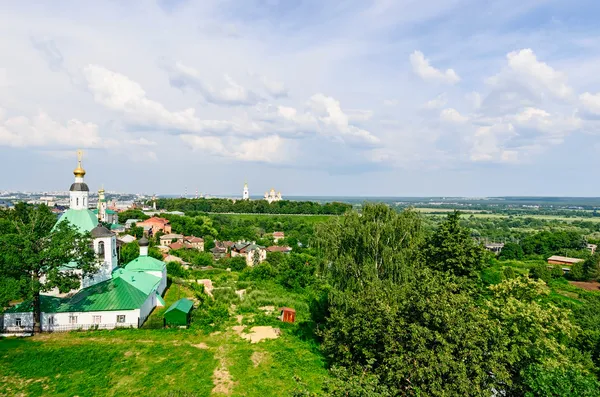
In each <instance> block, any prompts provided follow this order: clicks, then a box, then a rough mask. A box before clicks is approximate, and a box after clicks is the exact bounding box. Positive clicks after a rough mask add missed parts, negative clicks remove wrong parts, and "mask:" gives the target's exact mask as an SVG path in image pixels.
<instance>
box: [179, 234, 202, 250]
mask: <svg viewBox="0 0 600 397" xmlns="http://www.w3.org/2000/svg"><path fill="white" fill-rule="evenodd" d="M183 239H184V241H185V242H186V243H188V244H189V245H190V246H191V248H193V249H195V250H198V251H204V239H203V238H201V237H196V236H186V237H184V238H183Z"/></svg>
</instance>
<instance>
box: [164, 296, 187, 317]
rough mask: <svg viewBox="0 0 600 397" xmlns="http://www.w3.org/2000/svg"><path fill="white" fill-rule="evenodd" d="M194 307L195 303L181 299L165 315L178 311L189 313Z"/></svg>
mask: <svg viewBox="0 0 600 397" xmlns="http://www.w3.org/2000/svg"><path fill="white" fill-rule="evenodd" d="M193 306H194V302H192V301H191V300H189V299H187V298H181V299H179V300H178V301H177V302H175V303H173V304H172V305H171V307H169V308H168V309H167V311H166V312H165V314H167V313H169V312H170V311H172V310H178V311H180V312H183V313H188V312H189V311H190V310H192V307H193Z"/></svg>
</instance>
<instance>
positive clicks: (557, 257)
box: [548, 255, 584, 266]
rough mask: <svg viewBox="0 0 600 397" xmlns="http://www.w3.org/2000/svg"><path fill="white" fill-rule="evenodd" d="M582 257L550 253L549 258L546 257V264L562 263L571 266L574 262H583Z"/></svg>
mask: <svg viewBox="0 0 600 397" xmlns="http://www.w3.org/2000/svg"><path fill="white" fill-rule="evenodd" d="M583 261H584V260H583V259H579V258H569V257H566V256H560V255H552V256H551V257H550V258H548V264H549V265H564V266H572V265H574V264H575V263H578V262H583Z"/></svg>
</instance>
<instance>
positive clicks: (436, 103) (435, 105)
mask: <svg viewBox="0 0 600 397" xmlns="http://www.w3.org/2000/svg"><path fill="white" fill-rule="evenodd" d="M446 103H448V98H446V94H445V93H443V94H440V95H438V96H437V97H435V98H433V99H431V100H429V101H427V102H426V103H425V104H424V105H423V108H425V109H439V108H442V107H444V105H446Z"/></svg>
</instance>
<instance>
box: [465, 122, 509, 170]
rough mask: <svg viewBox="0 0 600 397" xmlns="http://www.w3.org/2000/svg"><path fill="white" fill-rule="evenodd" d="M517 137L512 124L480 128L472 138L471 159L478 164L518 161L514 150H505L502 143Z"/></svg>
mask: <svg viewBox="0 0 600 397" xmlns="http://www.w3.org/2000/svg"><path fill="white" fill-rule="evenodd" d="M514 135H515V129H514V127H513V125H512V124H496V125H491V126H484V127H479V128H477V130H476V131H475V134H474V136H473V138H472V141H473V143H472V148H471V153H470V158H471V160H472V161H476V162H483V161H485V162H487V161H501V162H503V161H504V162H505V161H511V162H512V161H516V159H517V158H518V155H517V153H516V152H515V151H514V150H508V151H506V150H504V149H503V147H502V143H503V142H504V141H505V140H506V139H509V138H510V137H512V136H514Z"/></svg>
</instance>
